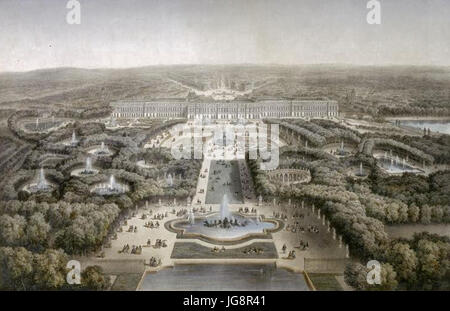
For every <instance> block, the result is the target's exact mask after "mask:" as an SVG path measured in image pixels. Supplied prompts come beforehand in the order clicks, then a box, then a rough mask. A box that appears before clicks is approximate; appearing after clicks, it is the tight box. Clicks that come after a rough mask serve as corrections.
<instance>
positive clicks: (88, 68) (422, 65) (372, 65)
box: [0, 63, 450, 74]
mask: <svg viewBox="0 0 450 311" xmlns="http://www.w3.org/2000/svg"><path fill="white" fill-rule="evenodd" d="M183 66H186V67H188V66H210V67H214V66H224V67H225V66H255V67H257V66H259V67H270V66H278V67H301V66H348V67H416V68H420V67H422V68H425V67H432V68H449V69H450V65H436V64H391V63H386V64H369V65H363V64H355V63H304V64H286V63H284V64H283V63H222V64H211V63H173V64H152V65H142V66H131V67H77V66H59V67H42V68H36V69H30V70H23V71H10V70H7V71H1V70H0V74H20V73H31V72H36V71H46V70H48V71H50V70H58V69H79V70H130V69H139V68H147V67H183Z"/></svg>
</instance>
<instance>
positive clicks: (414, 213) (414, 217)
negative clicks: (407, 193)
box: [408, 203, 420, 222]
mask: <svg viewBox="0 0 450 311" xmlns="http://www.w3.org/2000/svg"><path fill="white" fill-rule="evenodd" d="M419 217H420V208H419V207H417V205H416V204H414V203H413V204H411V206H410V207H409V209H408V218H409V221H410V222H417V221H418V220H419Z"/></svg>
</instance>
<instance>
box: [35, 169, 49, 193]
mask: <svg viewBox="0 0 450 311" xmlns="http://www.w3.org/2000/svg"><path fill="white" fill-rule="evenodd" d="M48 187H49V186H48V182H47V180H46V179H45V175H44V169H43V168H42V167H41V170H40V171H39V179H38V183H37V188H38V190H46V189H47V188H48Z"/></svg>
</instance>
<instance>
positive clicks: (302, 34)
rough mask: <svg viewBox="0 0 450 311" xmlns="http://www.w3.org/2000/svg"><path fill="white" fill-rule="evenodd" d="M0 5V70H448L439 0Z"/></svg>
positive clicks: (35, 0) (18, 1)
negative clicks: (70, 18)
mask: <svg viewBox="0 0 450 311" xmlns="http://www.w3.org/2000/svg"><path fill="white" fill-rule="evenodd" d="M67 2H68V0H0V71H29V70H35V69H42V68H54V67H81V68H126V67H139V66H149V65H165V64H242V63H251V64H285V65H294V64H295V65H297V64H324V63H339V64H355V65H435V66H450V18H449V16H450V1H449V0H380V2H381V24H380V25H369V24H368V23H367V21H366V15H367V13H368V12H369V9H367V7H366V5H367V2H368V0H79V2H80V4H81V24H79V25H70V24H68V23H67V22H66V15H67V13H68V12H69V9H67V8H66V4H67Z"/></svg>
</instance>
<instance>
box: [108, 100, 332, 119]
mask: <svg viewBox="0 0 450 311" xmlns="http://www.w3.org/2000/svg"><path fill="white" fill-rule="evenodd" d="M111 107H112V108H113V113H112V116H113V117H115V118H125V119H127V118H155V119H166V118H187V119H206V118H208V119H241V118H242V119H244V118H245V119H264V118H330V117H337V116H339V105H338V103H337V102H336V101H333V100H262V101H256V102H251V101H229V102H224V101H220V102H218V101H211V102H190V101H186V100H152V101H117V102H113V103H111Z"/></svg>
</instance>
